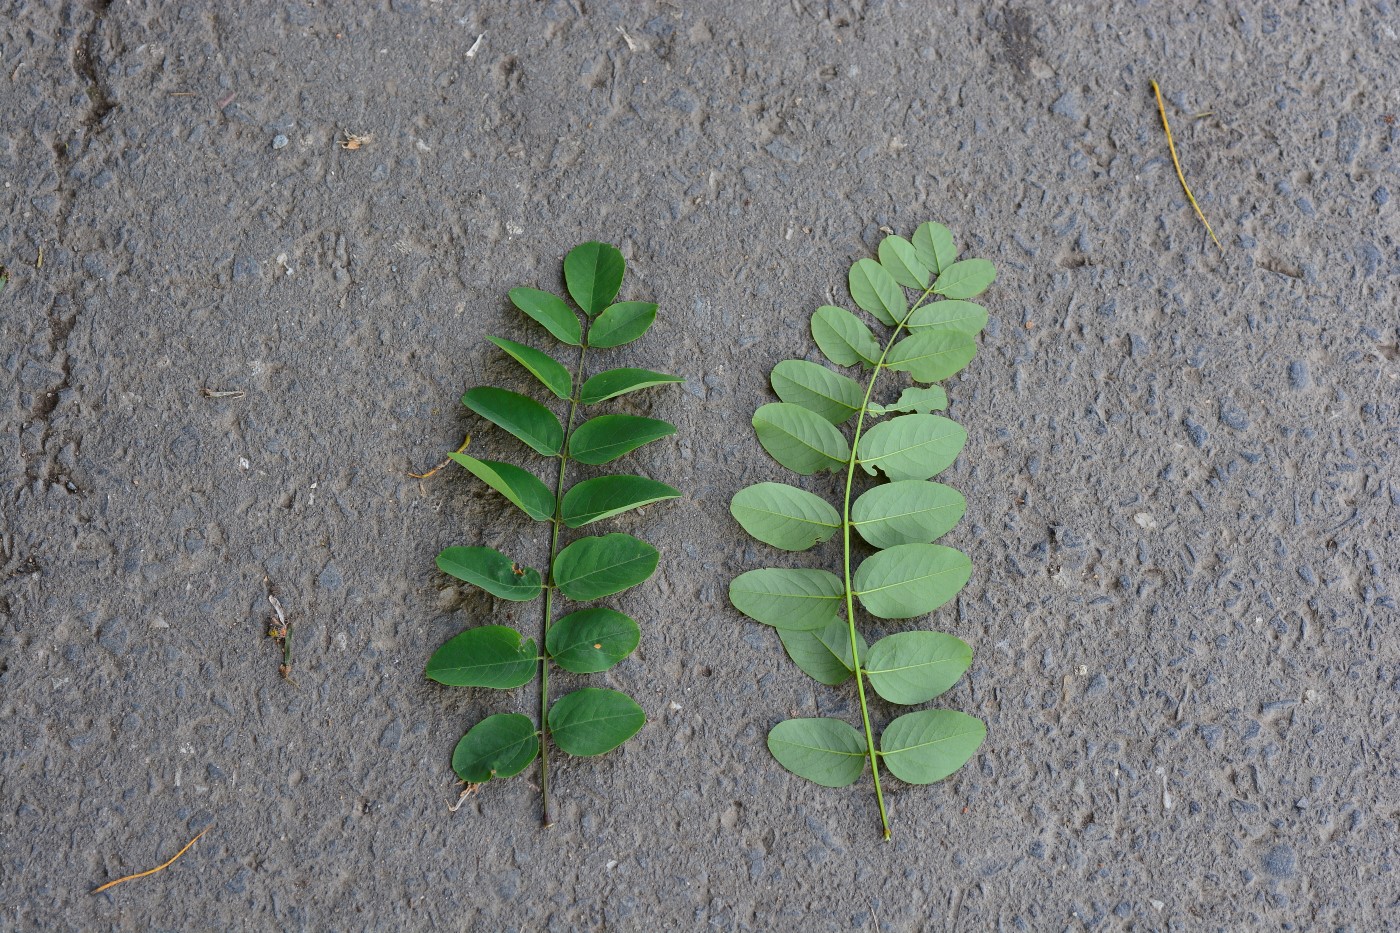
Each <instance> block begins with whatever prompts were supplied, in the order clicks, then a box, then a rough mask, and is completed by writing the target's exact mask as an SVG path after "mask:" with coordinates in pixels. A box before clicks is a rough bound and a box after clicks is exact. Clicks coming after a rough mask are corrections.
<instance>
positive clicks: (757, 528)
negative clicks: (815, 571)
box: [729, 483, 841, 551]
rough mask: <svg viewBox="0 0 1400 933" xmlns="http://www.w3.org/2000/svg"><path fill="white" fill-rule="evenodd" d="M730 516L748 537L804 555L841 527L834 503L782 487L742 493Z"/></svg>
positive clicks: (756, 487) (731, 505)
mask: <svg viewBox="0 0 1400 933" xmlns="http://www.w3.org/2000/svg"><path fill="white" fill-rule="evenodd" d="M729 512H730V514H732V515H733V516H734V518H735V520H736V521H738V523H739V524H740V525H742V526H743V527H744V530H745V531H747V532H748V533H749V534H751V535H753V536H754V537H755V538H757V539H758V540H760V541H762V542H763V543H764V544H771V545H773V547H776V548H782V549H783V550H784V551H805V550H807V549H808V548H810V547H812V546H814V545H817V544H821V543H822V542H823V541H826V540H828V539H829V538H830V537H831V536H832V535H834V534H835V533H836V529H838V528H840V527H841V516H840V514H839V513H837V511H836V509H835V508H833V507H832V505H831V503H829V502H827V501H826V500H825V499H823V498H821V497H820V496H814V495H812V494H811V493H810V492H807V491H806V490H804V489H798V488H797V487H795V486H787V485H784V484H783V483H758V484H756V485H753V486H749V487H748V488H746V489H741V490H739V492H738V493H736V494H735V496H734V499H733V500H732V501H731V502H730V503H729Z"/></svg>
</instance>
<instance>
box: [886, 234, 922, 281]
mask: <svg viewBox="0 0 1400 933" xmlns="http://www.w3.org/2000/svg"><path fill="white" fill-rule="evenodd" d="M878 255H879V257H880V265H882V266H884V267H885V269H886V270H887V271H888V272H889V274H890V275H892V276H894V280H895V281H896V282H898V283H899V284H900V285H903V286H904V287H905V288H917V289H919V290H920V291H923V290H924V289H926V288H928V283H929V271H928V267H927V266H926V265H925V264H924V262H923V261H922V260H920V259H919V254H918V252H917V251H916V250H915V249H914V247H913V245H912V244H911V243H910V242H909V241H908V240H906V239H904V237H902V236H894V235H891V236H887V237H885V238H884V239H883V240H881V241H880V248H879V250H878Z"/></svg>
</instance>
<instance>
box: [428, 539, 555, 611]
mask: <svg viewBox="0 0 1400 933" xmlns="http://www.w3.org/2000/svg"><path fill="white" fill-rule="evenodd" d="M437 565H438V569H439V570H441V571H442V572H443V573H445V574H447V575H448V576H451V577H456V578H457V579H458V580H463V581H465V582H467V583H470V584H472V585H473V586H479V587H481V588H482V589H483V590H485V591H486V592H488V593H490V594H491V595H492V596H499V597H500V598H501V599H509V600H511V601H512V602H517V603H523V602H529V601H530V600H532V599H534V598H535V597H536V596H538V595H540V572H539V571H538V570H535V569H533V568H531V567H521V566H520V565H519V564H517V563H516V562H515V561H513V560H511V559H510V558H509V557H507V556H505V555H504V554H502V553H501V552H500V551H498V550H496V549H495V548H489V547H449V548H443V550H442V552H441V553H440V554H438V556H437Z"/></svg>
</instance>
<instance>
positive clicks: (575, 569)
mask: <svg viewBox="0 0 1400 933" xmlns="http://www.w3.org/2000/svg"><path fill="white" fill-rule="evenodd" d="M660 559H661V555H660V553H659V552H658V551H657V550H656V548H654V547H652V546H651V545H650V544H647V543H646V542H645V541H643V540H641V539H640V538H634V537H632V536H631V535H627V534H622V533H620V532H614V533H612V534H608V535H600V536H597V537H592V538H579V539H578V540H577V541H575V542H573V543H572V544H570V545H569V546H568V547H566V548H564V550H562V551H560V552H559V556H558V557H556V558H554V584H555V585H556V586H558V587H559V592H561V593H563V594H564V595H565V596H567V597H568V598H569V599H572V600H574V601H575V602H580V603H586V602H589V601H591V600H594V599H602V598H603V597H604V596H611V595H613V594H614V593H621V592H622V591H623V590H626V589H630V588H631V587H634V586H636V585H637V584H638V583H642V582H644V581H645V580H646V579H647V578H648V577H650V576H651V575H652V574H653V573H654V572H655V571H656V565H657V562H658V561H659V560H660Z"/></svg>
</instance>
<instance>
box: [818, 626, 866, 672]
mask: <svg viewBox="0 0 1400 933" xmlns="http://www.w3.org/2000/svg"><path fill="white" fill-rule="evenodd" d="M814 634H815V635H816V636H817V641H819V642H821V643H822V644H823V645H825V646H826V650H827V651H830V652H831V654H832V657H834V658H836V660H838V661H840V662H841V666H842V667H844V668H845V669H846V670H848V671H855V669H856V665H855V662H854V660H853V659H852V658H851V628H850V626H849V625H847V624H846V622H845V620H844V619H838V620H837V621H835V622H832V623H831V624H830V625H828V626H827V627H826V628H824V629H822V630H821V631H819V632H816V633H814ZM856 648H857V650H859V651H860V656H861V658H862V660H863V659H864V658H865V651H866V644H865V638H864V637H863V636H862V635H861V634H860V632H859V631H857V632H856ZM863 666H864V665H863V664H862V667H863Z"/></svg>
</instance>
